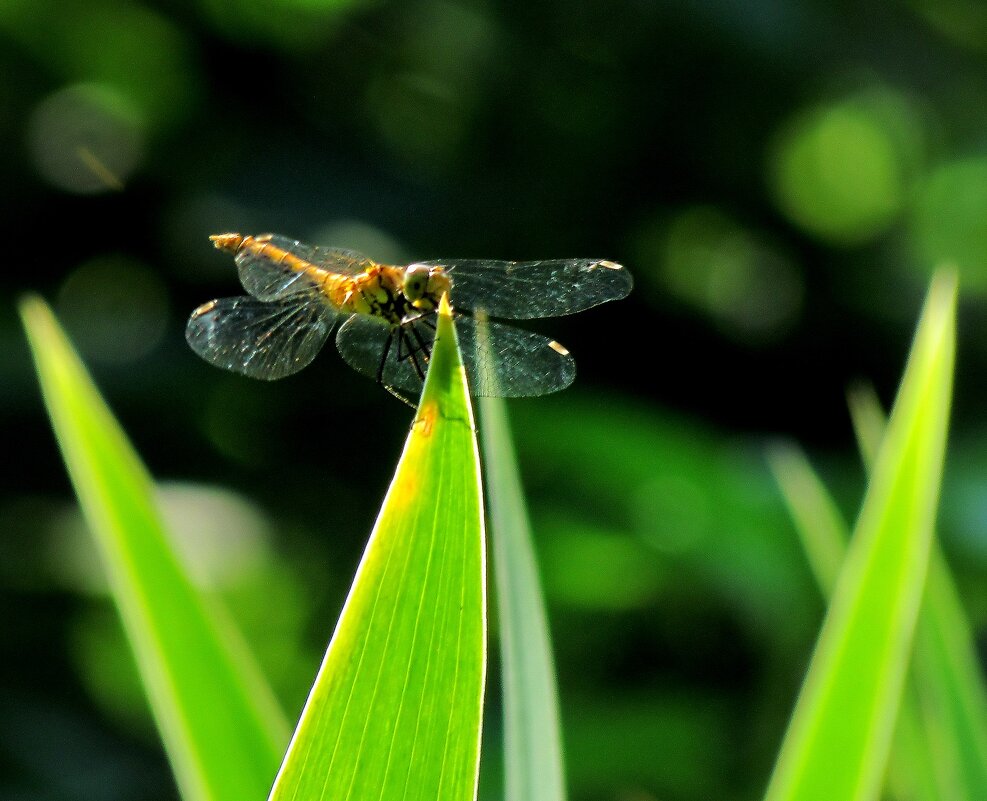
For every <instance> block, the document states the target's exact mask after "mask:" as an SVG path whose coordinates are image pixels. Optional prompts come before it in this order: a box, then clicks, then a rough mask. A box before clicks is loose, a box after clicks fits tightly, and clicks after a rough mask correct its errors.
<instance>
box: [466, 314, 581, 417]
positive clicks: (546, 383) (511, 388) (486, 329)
mask: <svg viewBox="0 0 987 801" xmlns="http://www.w3.org/2000/svg"><path fill="white" fill-rule="evenodd" d="M456 333H457V334H458V335H459V348H460V350H461V351H462V354H463V365H464V366H465V368H466V380H467V381H468V382H469V387H470V393H471V394H472V395H474V396H484V397H502V398H526V397H530V396H533V395H547V394H549V393H550V392H558V391H559V390H560V389H565V388H566V387H567V386H569V384H571V383H572V382H573V381H574V380H575V378H576V362H575V360H574V359H573V358H572V356H570V355H569V351H567V350H566V349H565V348H564V347H562V346H561V345H560V344H559V343H558V342H556V341H555V340H552V339H549V338H548V337H543V336H542V335H541V334H535V333H533V332H531V331H525V330H524V329H522V328H515V327H514V326H512V325H500V324H498V323H493V322H487V323H478V322H477V321H476V320H474V319H473V318H472V317H457V318H456Z"/></svg>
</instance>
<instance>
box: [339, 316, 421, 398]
mask: <svg viewBox="0 0 987 801" xmlns="http://www.w3.org/2000/svg"><path fill="white" fill-rule="evenodd" d="M434 339H435V331H434V329H433V328H431V326H430V325H429V324H428V323H427V322H426V320H425V319H422V320H421V321H419V322H417V323H409V324H407V325H404V326H400V327H393V326H389V325H386V324H384V323H383V322H382V321H381V320H379V319H378V318H376V317H370V316H368V315H362V314H354V315H353V316H352V317H350V319H349V320H347V321H346V322H345V323H343V325H341V326H340V328H339V331H338V332H336V347H337V348H338V349H339V353H340V355H341V356H342V357H343V359H344V360H345V361H346V363H347V364H348V365H349V366H350V367H352V368H353V369H354V370H356V371H357V372H359V373H363V375H365V376H367V377H369V378H372V379H374V380H375V381H379V382H380V383H381V384H384V385H386V386H389V387H393V388H395V389H400V390H404V391H405V392H408V393H410V394H412V395H417V394H419V393H420V392H421V390H422V384H423V383H424V381H423V378H424V375H425V373H426V372H427V371H428V358H429V356H430V355H431V353H432V342H433V341H434Z"/></svg>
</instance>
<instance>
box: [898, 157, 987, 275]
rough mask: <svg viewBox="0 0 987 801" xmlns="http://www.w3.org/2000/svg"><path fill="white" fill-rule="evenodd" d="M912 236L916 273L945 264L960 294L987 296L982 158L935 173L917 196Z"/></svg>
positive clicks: (986, 182) (986, 186)
mask: <svg viewBox="0 0 987 801" xmlns="http://www.w3.org/2000/svg"><path fill="white" fill-rule="evenodd" d="M911 234H912V243H913V248H914V251H915V258H916V260H917V262H918V264H919V266H920V268H921V269H923V270H925V271H927V272H929V273H931V272H932V270H933V269H935V268H936V267H937V266H939V265H940V264H942V263H943V262H950V263H952V264H955V265H956V266H957V267H958V268H959V270H960V272H961V273H962V280H963V289H964V291H975V292H980V293H984V292H987V158H973V159H967V160H964V161H954V162H951V163H949V164H946V165H944V166H942V167H939V168H938V169H936V170H934V171H933V172H932V173H931V174H930V175H929V176H928V178H926V180H925V181H923V182H922V184H921V185H920V187H919V189H918V192H917V193H916V200H915V208H914V214H913V218H912V229H911Z"/></svg>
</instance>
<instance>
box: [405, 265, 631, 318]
mask: <svg viewBox="0 0 987 801" xmlns="http://www.w3.org/2000/svg"><path fill="white" fill-rule="evenodd" d="M424 264H426V265H428V266H442V267H444V268H445V269H446V270H447V271H448V273H449V275H450V276H451V277H452V298H451V300H452V304H453V306H455V307H457V308H460V309H483V310H484V311H486V312H487V314H489V315H491V316H492V317H503V318H505V319H508V320H531V319H534V318H537V317H561V316H562V315H565V314H574V313H576V312H579V311H583V310H584V309H589V308H592V307H593V306H598V305H599V304H601V303H606V302H607V301H608V300H619V299H620V298H623V297H626V296H627V295H628V293H629V292H630V291H631V288H632V287H633V286H634V281H633V279H632V278H631V274H630V273H629V272H628V271H627V270H626V269H624V267H623V266H622V265H620V264H617V263H615V262H612V261H605V260H601V259H555V260H551V261H520V262H516V261H481V260H461V259H454V260H448V261H431V262H424Z"/></svg>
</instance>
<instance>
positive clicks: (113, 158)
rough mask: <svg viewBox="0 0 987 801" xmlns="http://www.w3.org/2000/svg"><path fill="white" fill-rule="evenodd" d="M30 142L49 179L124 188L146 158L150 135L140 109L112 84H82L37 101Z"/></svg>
mask: <svg viewBox="0 0 987 801" xmlns="http://www.w3.org/2000/svg"><path fill="white" fill-rule="evenodd" d="M28 145H29V149H30V152H31V155H32V157H33V159H34V164H35V166H36V167H37V170H38V172H39V173H41V175H42V176H43V177H44V178H45V179H46V180H47V181H48V182H49V183H51V184H53V185H54V186H57V187H58V188H59V189H64V190H66V191H68V192H77V193H80V194H97V193H100V192H107V191H112V190H117V191H119V190H121V189H123V188H124V185H125V183H126V181H127V179H128V178H129V177H130V175H131V174H132V173H133V172H134V170H136V169H137V168H138V167H139V165H140V163H141V160H142V157H143V152H144V137H143V134H142V130H141V125H140V123H139V119H138V116H137V114H136V113H135V112H134V110H133V109H132V108H131V107H130V106H129V105H128V104H127V103H126V101H125V100H124V99H123V98H122V97H121V96H120V95H119V94H117V93H116V92H115V91H114V90H113V89H112V88H111V87H108V86H102V85H98V84H79V85H75V86H70V87H68V88H66V89H62V90H61V91H58V92H55V93H54V94H52V95H49V96H48V97H47V98H45V99H44V100H42V101H41V102H40V103H39V104H38V105H37V106H36V107H35V109H34V111H33V113H32V114H31V118H30V122H29V124H28Z"/></svg>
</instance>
